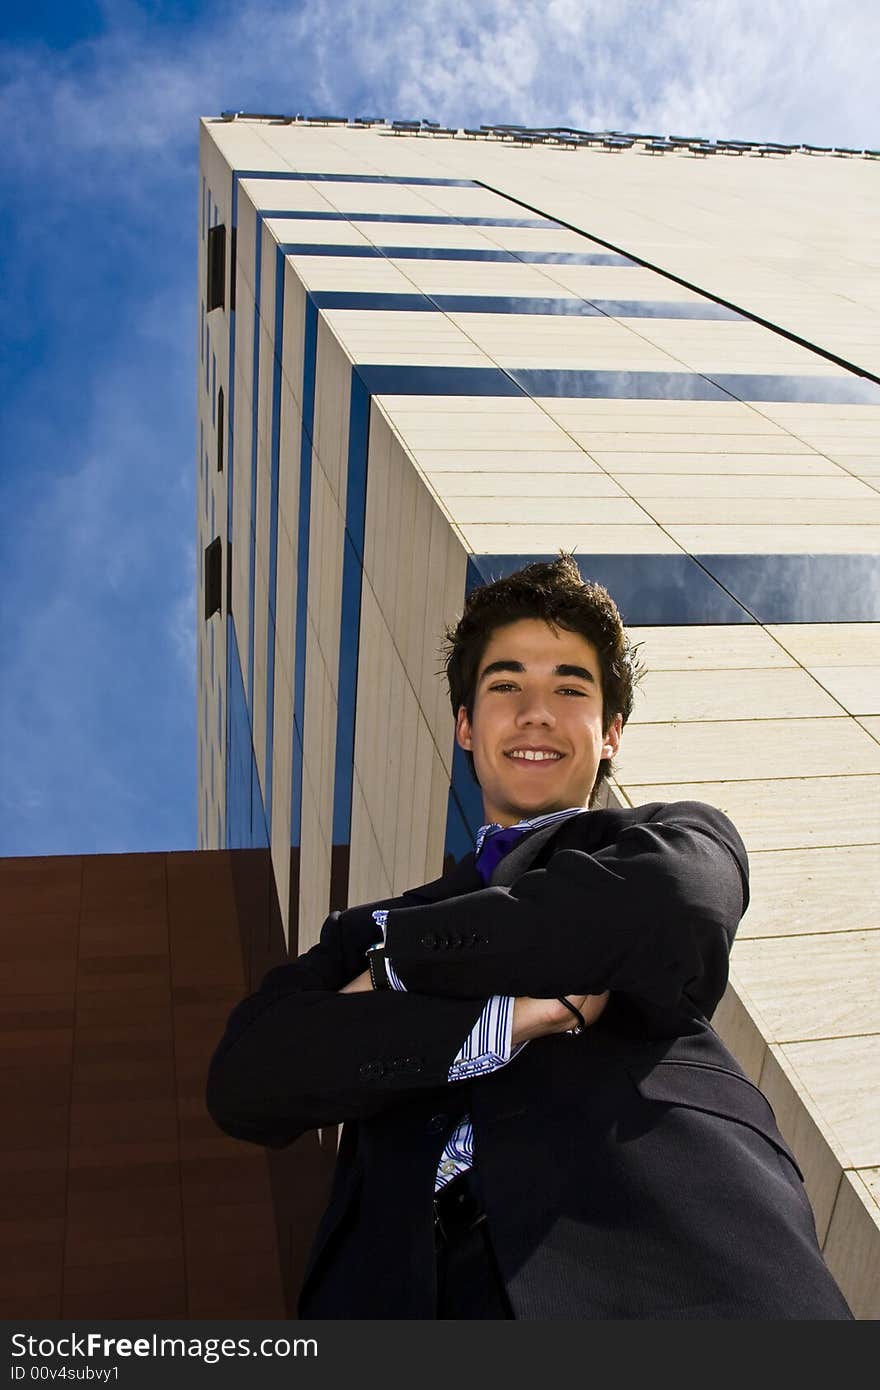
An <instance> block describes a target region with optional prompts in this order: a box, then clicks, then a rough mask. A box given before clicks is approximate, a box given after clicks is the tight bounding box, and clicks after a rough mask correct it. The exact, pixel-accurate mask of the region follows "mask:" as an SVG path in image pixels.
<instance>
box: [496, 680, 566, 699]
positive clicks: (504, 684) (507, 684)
mask: <svg viewBox="0 0 880 1390" xmlns="http://www.w3.org/2000/svg"><path fill="white" fill-rule="evenodd" d="M489 689H490V690H515V689H516V687H515V685H514V684H513V682H512V681H501V682H500V683H499V684H498V685H491V686H490V687H489ZM560 691H561V693H562V694H565V695H581V696H584V697H586V691H585V690H577V689H576V688H575V687H574V686H573V685H563V686H561V687H560Z"/></svg>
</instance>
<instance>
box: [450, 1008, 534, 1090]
mask: <svg viewBox="0 0 880 1390" xmlns="http://www.w3.org/2000/svg"><path fill="white" fill-rule="evenodd" d="M513 1005H514V1000H513V997H512V996H511V995H507V994H493V995H492V998H491V999H488V1000H487V1001H486V1007H485V1008H484V1009H483V1012H482V1013H481V1014H480V1017H479V1018H478V1019H477V1021H476V1023H475V1024H474V1026H473V1028H472V1029H471V1031H470V1033H469V1034H468V1036H467V1037H466V1038H465V1040H464V1043H463V1045H462V1047H461V1050H460V1052H459V1053H458V1056H457V1057H456V1058H455V1060H454V1062H453V1063H452V1065H451V1066H450V1068H449V1076H448V1080H450V1081H464V1080H465V1079H466V1078H467V1077H470V1076H483V1075H485V1074H486V1073H488V1072H491V1071H497V1070H498V1068H499V1067H503V1066H506V1064H507V1063H508V1062H510V1061H512V1060H513V1058H514V1057H515V1056H516V1055H517V1053H518V1052H520V1051H522V1049H523V1048H524V1047H525V1046H526V1043H524V1042H521V1043H517V1045H516V1047H513V1048H511V1045H510V1040H511V1035H512V1033H513Z"/></svg>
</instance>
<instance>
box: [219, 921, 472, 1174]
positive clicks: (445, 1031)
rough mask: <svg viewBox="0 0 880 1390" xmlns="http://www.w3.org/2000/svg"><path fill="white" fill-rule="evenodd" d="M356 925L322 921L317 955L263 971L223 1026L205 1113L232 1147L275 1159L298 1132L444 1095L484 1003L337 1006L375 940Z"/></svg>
mask: <svg viewBox="0 0 880 1390" xmlns="http://www.w3.org/2000/svg"><path fill="white" fill-rule="evenodd" d="M362 919H363V912H362V911H360V912H359V913H352V912H346V913H339V912H333V913H331V915H330V916H329V917H328V918H327V920H326V922H325V923H324V927H323V929H322V931H321V937H320V941H319V943H318V945H316V946H314V947H313V948H312V949H311V950H310V951H307V952H305V954H304V955H302V956H301V957H300V958H299V960H296V961H293V962H291V963H290V964H288V965H281V966H278V967H276V968H275V969H274V970H270V971H269V973H268V974H267V975H266V976H265V977H264V979H263V981H262V983H261V985H260V987H259V989H258V990H256V992H255V993H254V994H251V995H250V996H249V997H248V998H246V999H244V1000H242V1002H241V1003H240V1004H238V1005H237V1006H236V1007H235V1008H234V1009H233V1011H232V1013H231V1014H230V1016H229V1019H228V1021H227V1024H226V1031H225V1032H224V1034H223V1037H222V1038H221V1040H220V1043H219V1045H218V1047H217V1049H216V1051H215V1053H214V1056H213V1058H212V1060H211V1064H210V1067H209V1071H208V1083H207V1094H206V1101H207V1107H208V1111H209V1113H210V1115H211V1117H212V1119H213V1120H214V1121H215V1123H216V1124H217V1125H219V1127H220V1128H221V1129H222V1130H224V1131H225V1132H226V1133H227V1134H230V1135H232V1136H233V1138H236V1139H245V1140H251V1141H252V1142H254V1143H257V1144H265V1145H267V1146H269V1147H271V1148H282V1147H284V1146H285V1145H287V1144H290V1143H292V1142H293V1140H294V1139H297V1138H298V1137H299V1136H300V1135H301V1134H303V1133H304V1132H305V1131H306V1130H308V1129H316V1128H319V1127H320V1126H322V1125H331V1124H337V1123H340V1122H342V1121H345V1120H355V1119H361V1118H363V1117H364V1116H367V1115H371V1114H376V1113H378V1112H379V1111H381V1110H383V1109H385V1108H387V1107H389V1106H392V1105H394V1104H395V1102H396V1101H399V1100H400V1099H402V1098H404V1099H405V1098H407V1097H409V1096H410V1095H411V1094H412V1093H413V1092H414V1091H418V1090H423V1089H427V1088H430V1087H434V1086H439V1085H446V1084H448V1076H449V1068H450V1066H451V1064H452V1061H453V1059H454V1058H455V1057H456V1055H457V1054H458V1051H459V1049H460V1047H461V1040H462V1038H463V1037H466V1036H467V1035H468V1033H469V1032H470V1030H471V1028H472V1027H473V1025H474V1022H475V1020H476V1019H477V1018H478V1017H479V1015H480V1014H481V1012H482V1010H483V1006H484V1003H485V1000H484V999H478V998H474V997H471V998H464V999H462V998H454V999H451V998H431V999H428V998H425V996H424V995H422V994H419V993H418V992H412V993H396V992H394V991H392V990H383V991H381V992H379V993H373V992H365V993H360V994H357V993H356V994H339V993H338V990H340V989H341V988H342V986H343V985H345V984H347V983H348V981H349V980H351V979H353V978H354V976H355V975H357V974H358V973H359V972H360V971H361V970H362V969H363V968H364V962H363V953H364V951H365V949H366V947H367V946H368V945H369V944H370V943H371V941H373V940H375V939H376V934H377V928H376V927H375V924H374V923H372V922H370V923H369V928H368V929H365V928H364V926H363V924H362ZM358 922H360V923H361V925H358V926H353V925H351V924H352V923H358Z"/></svg>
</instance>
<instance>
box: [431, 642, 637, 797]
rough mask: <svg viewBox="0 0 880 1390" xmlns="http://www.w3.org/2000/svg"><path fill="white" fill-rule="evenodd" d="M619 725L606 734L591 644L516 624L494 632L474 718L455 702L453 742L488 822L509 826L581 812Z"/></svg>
mask: <svg viewBox="0 0 880 1390" xmlns="http://www.w3.org/2000/svg"><path fill="white" fill-rule="evenodd" d="M622 728H623V720H622V717H621V715H619V714H617V715H615V717H614V719H613V721H612V723H611V726H610V728H609V729H608V731H607V732H603V729H602V670H601V665H600V662H599V656H598V653H597V651H596V648H595V647H594V646H593V644H592V642H590V641H588V640H587V638H586V637H582V636H581V634H580V633H578V632H568V631H566V630H565V629H564V628H561V627H557V628H556V631H555V632H554V630H553V629H552V628H551V627H550V626H549V624H548V623H546V622H544V620H543V619H541V618H523V619H521V620H519V621H518V622H514V623H508V624H507V625H506V626H504V627H499V628H496V629H495V631H494V632H493V634H492V636H491V638H490V640H489V642H488V643H487V646H486V650H485V651H484V653H483V656H482V659H481V661H480V665H479V669H478V672H477V683H476V690H475V694H474V708H473V720H472V721H470V720H468V717H467V710H466V709H465V706H464V705H461V706H460V708H459V711H458V718H457V719H456V727H455V737H456V740H457V742H458V744H459V747H461V748H464V749H467V750H469V751H470V752H471V753H472V755H473V759H474V771H475V772H476V774H477V778H478V780H479V783H480V789H481V791H482V793H483V814H484V818H485V820H486V821H487V822H497V823H498V824H499V825H515V824H516V823H517V821H519V820H525V819H532V818H533V817H535V816H540V815H547V814H548V813H549V812H551V811H563V810H566V809H567V808H568V807H569V806H586V805H587V803H588V802H589V799H590V793H591V791H592V790H593V785H594V783H595V781H596V774H597V772H598V770H599V763H600V762H601V761H602V759H603V758H613V757H614V756H615V754H616V753H617V748H618V744H619V743H620V735H621V730H622ZM541 752H544V753H545V754H549V755H550V756H546V757H543V758H542V757H540V756H539V755H540V753H541ZM517 754H519V756H516V755H517ZM523 754H528V756H523ZM553 755H557V756H553Z"/></svg>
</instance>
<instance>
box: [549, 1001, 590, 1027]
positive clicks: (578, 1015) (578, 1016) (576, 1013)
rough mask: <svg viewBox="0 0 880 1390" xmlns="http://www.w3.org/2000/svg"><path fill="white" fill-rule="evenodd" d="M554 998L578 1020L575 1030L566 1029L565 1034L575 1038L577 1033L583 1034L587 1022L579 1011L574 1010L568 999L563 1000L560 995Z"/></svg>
mask: <svg viewBox="0 0 880 1390" xmlns="http://www.w3.org/2000/svg"><path fill="white" fill-rule="evenodd" d="M556 997H557V999H558V1000H559V1002H560V1004H564V1005H565V1007H566V1008H567V1009H568V1011H569V1013H572V1014H574V1016H575V1018H576V1019H577V1020H578V1026H577V1028H566V1030H565V1031H566V1032H567V1033H572V1034H574V1036H575V1037H577V1035H578V1033H583V1032H584V1030H585V1028H586V1026H587V1020H586V1019H585V1018H584V1016H583V1014H582V1013H581V1011H580V1009H576V1008H575V1006H574V1004H572V1002H571V1000H570V999H566V998H564V996H563V995H561V994H559V995H557V996H556Z"/></svg>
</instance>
